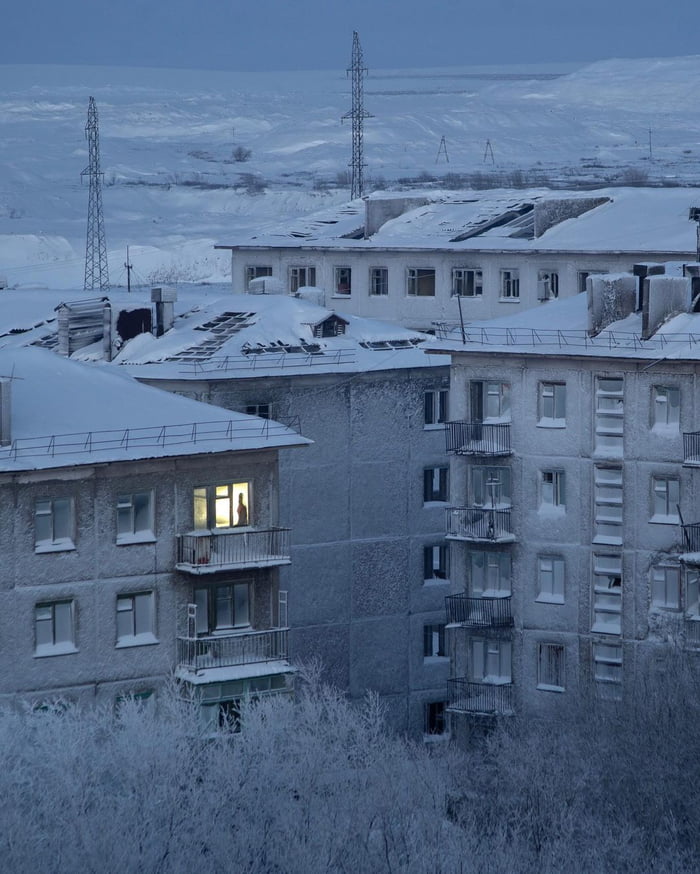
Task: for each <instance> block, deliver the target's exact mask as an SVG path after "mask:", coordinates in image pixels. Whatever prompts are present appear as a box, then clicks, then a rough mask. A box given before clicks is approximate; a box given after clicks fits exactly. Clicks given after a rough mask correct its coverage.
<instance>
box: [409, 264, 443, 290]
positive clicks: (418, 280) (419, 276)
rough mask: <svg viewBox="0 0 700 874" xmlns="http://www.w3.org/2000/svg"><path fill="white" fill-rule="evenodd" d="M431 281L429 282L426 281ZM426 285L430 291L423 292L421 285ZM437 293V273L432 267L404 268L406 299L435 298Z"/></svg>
mask: <svg viewBox="0 0 700 874" xmlns="http://www.w3.org/2000/svg"><path fill="white" fill-rule="evenodd" d="M428 280H431V281H428ZM424 283H427V285H428V286H430V288H431V289H432V290H429V291H423V290H422V289H423V285H424ZM436 293H437V272H436V270H435V268H434V267H407V268H406V295H407V297H435V296H436Z"/></svg>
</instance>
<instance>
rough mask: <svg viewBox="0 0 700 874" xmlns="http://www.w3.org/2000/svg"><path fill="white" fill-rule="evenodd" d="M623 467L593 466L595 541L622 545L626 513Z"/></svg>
mask: <svg viewBox="0 0 700 874" xmlns="http://www.w3.org/2000/svg"><path fill="white" fill-rule="evenodd" d="M622 477H623V473H622V467H618V466H605V465H599V464H596V465H595V466H594V468H593V501H594V510H595V512H594V537H593V542H594V543H600V544H609V545H611V546H621V545H622V523H623V514H624V503H623V488H622V487H623V479H622Z"/></svg>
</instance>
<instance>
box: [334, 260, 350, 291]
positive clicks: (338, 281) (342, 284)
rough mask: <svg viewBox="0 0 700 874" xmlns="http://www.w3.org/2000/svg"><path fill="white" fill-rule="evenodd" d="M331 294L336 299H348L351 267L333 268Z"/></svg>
mask: <svg viewBox="0 0 700 874" xmlns="http://www.w3.org/2000/svg"><path fill="white" fill-rule="evenodd" d="M333 294H334V295H335V296H336V297H350V295H351V294H352V267H348V266H347V265H345V266H340V267H334V268H333Z"/></svg>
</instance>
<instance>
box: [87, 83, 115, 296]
mask: <svg viewBox="0 0 700 874" xmlns="http://www.w3.org/2000/svg"><path fill="white" fill-rule="evenodd" d="M85 138H86V139H87V141H88V154H89V158H90V161H89V164H88V166H87V167H86V168H85V169H84V170H83V172H82V173H81V174H80V177H81V179H82V177H83V176H87V177H88V181H89V183H90V192H89V195H88V219H87V245H86V247H85V284H84V285H83V288H102V289H104V288H109V273H108V270H107V243H106V240H105V223H104V216H103V215H102V171H101V170H100V128H99V124H98V121H97V105H96V104H95V98H94V97H91V98H90V102H89V103H88V115H87V124H86V125H85Z"/></svg>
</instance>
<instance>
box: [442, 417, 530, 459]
mask: <svg viewBox="0 0 700 874" xmlns="http://www.w3.org/2000/svg"><path fill="white" fill-rule="evenodd" d="M445 439H446V441H447V451H448V452H454V453H455V454H456V455H482V456H497V455H510V454H511V453H512V451H513V450H512V449H511V446H510V422H500V423H498V424H494V425H486V424H483V423H481V422H448V423H447V427H446V429H445Z"/></svg>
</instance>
